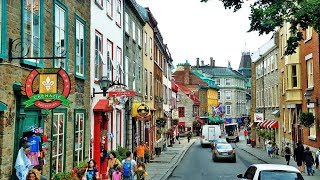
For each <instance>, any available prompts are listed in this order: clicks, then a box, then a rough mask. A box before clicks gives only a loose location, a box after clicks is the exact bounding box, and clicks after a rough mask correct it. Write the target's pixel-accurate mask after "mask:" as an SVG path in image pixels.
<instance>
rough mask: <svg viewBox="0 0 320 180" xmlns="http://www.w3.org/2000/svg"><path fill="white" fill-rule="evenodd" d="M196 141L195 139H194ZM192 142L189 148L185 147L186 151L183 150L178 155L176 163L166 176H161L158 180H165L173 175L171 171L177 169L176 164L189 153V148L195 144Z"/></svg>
mask: <svg viewBox="0 0 320 180" xmlns="http://www.w3.org/2000/svg"><path fill="white" fill-rule="evenodd" d="M196 140H197V139H196ZM196 140H195V141H193V142H192V143H191V144H190V145H189V147H187V148H186V149H184V150H183V152H182V153H181V154H180V156H179V158H178V160H177V162H176V163H175V164H174V165H173V166H172V167H171V168H170V169H169V170H168V171H167V173H166V175H164V176H162V177H161V179H160V180H167V179H168V178H169V177H170V176H171V175H172V173H173V171H174V170H175V169H176V168H177V166H178V164H179V163H180V162H181V160H182V158H183V157H184V155H185V154H186V153H187V152H188V151H189V149H190V147H191V146H192V145H193V144H194V143H195V142H196Z"/></svg>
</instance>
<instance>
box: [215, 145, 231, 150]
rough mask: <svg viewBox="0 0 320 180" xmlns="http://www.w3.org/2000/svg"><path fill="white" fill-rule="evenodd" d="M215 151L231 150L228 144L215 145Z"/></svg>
mask: <svg viewBox="0 0 320 180" xmlns="http://www.w3.org/2000/svg"><path fill="white" fill-rule="evenodd" d="M217 149H228V150H229V149H230V150H231V149H233V148H232V146H231V145H230V144H217Z"/></svg>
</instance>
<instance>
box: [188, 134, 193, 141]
mask: <svg viewBox="0 0 320 180" xmlns="http://www.w3.org/2000/svg"><path fill="white" fill-rule="evenodd" d="M191 137H192V133H191V132H189V133H188V142H190V139H191Z"/></svg>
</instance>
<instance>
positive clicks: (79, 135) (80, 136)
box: [74, 110, 85, 164]
mask: <svg viewBox="0 0 320 180" xmlns="http://www.w3.org/2000/svg"><path fill="white" fill-rule="evenodd" d="M84 123H85V110H75V122H74V131H75V135H74V136H75V137H74V162H75V163H77V164H79V163H80V162H82V161H83V160H84V144H85V137H84V135H85V130H84V127H85V124H84Z"/></svg>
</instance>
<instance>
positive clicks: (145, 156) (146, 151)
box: [144, 149, 150, 163]
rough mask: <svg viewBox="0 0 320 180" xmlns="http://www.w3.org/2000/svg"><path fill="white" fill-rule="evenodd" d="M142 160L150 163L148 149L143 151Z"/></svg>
mask: <svg viewBox="0 0 320 180" xmlns="http://www.w3.org/2000/svg"><path fill="white" fill-rule="evenodd" d="M144 158H145V159H146V162H148V163H149V162H150V150H149V149H146V150H145V151H144Z"/></svg>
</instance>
